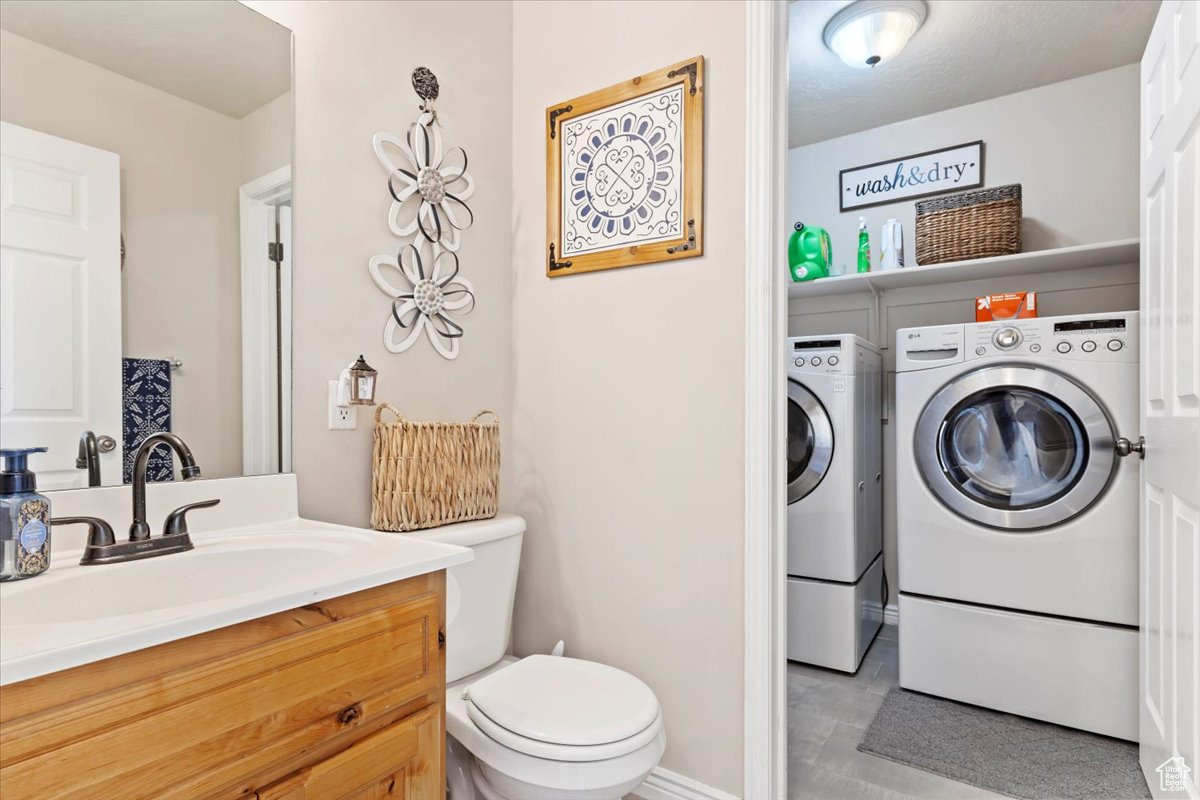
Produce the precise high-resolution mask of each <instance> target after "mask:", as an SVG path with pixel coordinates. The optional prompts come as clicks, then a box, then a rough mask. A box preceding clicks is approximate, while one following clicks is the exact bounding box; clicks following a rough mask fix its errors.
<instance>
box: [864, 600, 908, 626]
mask: <svg viewBox="0 0 1200 800" xmlns="http://www.w3.org/2000/svg"><path fill="white" fill-rule="evenodd" d="M867 618H868V619H871V620H876V621H880V622H883V624H884V625H899V624H900V609H899V608H897V607H896V604H895V603H893V604H891V605H889V606H887V607H885V608H883V609H881V610H880V611H876V610H875V607H874V606H872V607H871V608H869V609H867Z"/></svg>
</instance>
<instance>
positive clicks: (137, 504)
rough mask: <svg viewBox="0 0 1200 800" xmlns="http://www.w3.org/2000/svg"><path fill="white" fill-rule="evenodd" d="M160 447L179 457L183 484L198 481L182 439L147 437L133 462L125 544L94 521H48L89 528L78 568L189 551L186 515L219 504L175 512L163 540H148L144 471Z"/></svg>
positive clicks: (210, 502)
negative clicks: (165, 446)
mask: <svg viewBox="0 0 1200 800" xmlns="http://www.w3.org/2000/svg"><path fill="white" fill-rule="evenodd" d="M160 444H165V445H167V446H168V447H170V448H171V449H172V450H174V451H175V452H176V453H178V454H179V461H180V473H181V474H182V475H183V479H184V480H185V481H187V480H191V479H192V478H199V477H200V468H199V467H197V466H196V461H195V459H193V458H192V451H191V450H190V449H189V448H188V446H187V445H186V444H185V443H184V441H183V439H180V438H179V437H178V436H176V435H175V434H173V433H167V432H165V431H161V432H159V433H155V434H151V435H150V436H147V437H146V439H145V440H144V441H143V442H142V445H141V447H139V448H138V451H137V455H136V456H134V460H133V524H131V525H130V526H129V540H128V541H125V542H118V541H117V540H116V537H115V536H114V535H113V529H112V526H111V525H109V524H108V523H107V522H105V521H104V520H102V519H99V518H97V517H60V518H58V519H53V520H51V522H52V524H55V525H87V526H88V540H87V545H86V546H85V547H84V549H83V558H81V559H80V560H79V563H80V564H84V565H86V564H115V563H118V562H120V561H133V560H135V559H139V558H150V557H151V556H162V555H166V554H167V553H182V552H184V551H186V550H191V549H192V547H193V545H192V537H191V536H189V535H188V527H187V517H186V514H187V512H189V511H191V510H192V509H194V508H210V507H212V506H215V505H216V504H217V503H219V502H221V501H220V500H204V501H202V502H199V503H189V504H188V505H185V506H181V507H179V508H177V509H175V510H174V511H172V512H171V513H170V514H168V515H167V519H166V521H165V522H164V523H163V532H162V536H157V537H154V538H150V526H149V525H148V524H147V523H146V468H147V466H148V465H149V463H150V453H151V452H153V450H154V448H155V447H158V446H159V445H160Z"/></svg>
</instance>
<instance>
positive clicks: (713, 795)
mask: <svg viewBox="0 0 1200 800" xmlns="http://www.w3.org/2000/svg"><path fill="white" fill-rule="evenodd" d="M633 794H635V795H636V796H638V797H640V798H642V800H737V797H736V796H734V795H732V794H729V793H728V792H723V791H721V790H720V789H714V788H713V787H712V786H708V785H707V784H703V783H701V782H700V781H695V780H692V779H691V778H689V777H687V776H686V775H680V774H679V773H678V772H672V771H671V770H669V769H663V768H662V767H655V768H654V771H653V772H651V773H650V777H648V778H646V780H645V781H644V782H643V783H642V785H641V786H639V787H637V788H636V789H634V790H633Z"/></svg>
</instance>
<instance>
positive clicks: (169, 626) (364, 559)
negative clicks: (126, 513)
mask: <svg viewBox="0 0 1200 800" xmlns="http://www.w3.org/2000/svg"><path fill="white" fill-rule="evenodd" d="M247 480H250V479H247ZM220 483H226V482H225V481H222V482H220ZM216 484H217V482H209V483H208V486H207V487H204V491H206V492H211V490H212V489H214V488H218V487H217V486H216ZM258 485H261V484H258ZM238 488H239V489H240V488H241V487H238ZM79 491H82V490H79ZM92 491H101V492H103V491H106V490H92ZM155 491H156V489H151V494H153V493H154V492H155ZM64 494H67V493H54V494H51V495H50V496H51V501H52V510H54V509H53V505H54V504H55V503H56V502H57V497H61V496H62V495H64ZM70 494H76V492H75V491H72V492H71V493H70ZM234 494H236V492H234ZM210 496H211V495H210ZM218 496H219V495H218ZM63 499H64V500H65V499H66V498H63ZM63 505H68V506H71V505H77V503H75V502H64V503H63ZM71 510H72V511H73V512H74V511H75V510H76V509H74V508H72V509H71ZM201 513H203V512H198V513H196V514H195V518H194V520H193V519H192V518H191V517H190V516H189V521H190V522H192V527H193V529H195V528H199V527H201V525H200V522H201V520H202V519H203V517H201V516H200V514H201ZM227 520H228V518H226V520H222V521H227ZM484 522H486V521H484ZM473 524H476V525H478V524H480V523H473ZM497 524H504V522H503V518H501V519H500V520H497ZM114 527H115V526H114ZM57 531H58V529H56V530H55V532H56V533H57ZM116 532H117V538H118V540H121V539H124V538H125V531H124V530H122V529H121V528H119V527H118V528H116ZM155 535H158V534H157V531H156V532H155ZM191 536H192V541H193V543H194V544H195V549H194V550H191V551H188V552H185V553H174V554H169V555H163V556H156V557H154V558H147V559H143V560H140V561H130V562H125V563H120V564H107V565H90V566H86V567H85V566H80V565H79V555H80V551H79V550H75V551H67V550H63V549H60V548H59V547H57V546H56V547H55V548H54V550H53V554H52V559H51V567H50V569H49V571H47V572H46V573H45V574H44V575H40V576H38V577H35V578H30V579H26V580H21V581H12V582H7V583H4V584H0V685H4V684H9V683H15V682H17V681H23V680H27V679H29V678H35V677H38V676H40V675H46V674H48V673H51V672H57V671H59V670H63V669H69V668H71V667H76V666H79V665H81V664H87V663H91V662H93V661H99V660H101V659H105V658H111V657H113V656H117V655H122V654H124V653H130V652H133V651H135V650H141V649H143V648H146V647H152V646H154V645H157V644H162V643H164V642H169V641H173V640H176V639H182V638H184V637H187V636H194V635H196V634H198V633H204V632H206V631H211V630H215V629H217V628H223V627H226V626H228V625H235V624H237V623H239V622H245V621H247V620H251V619H255V618H257V617H262V616H266V615H268V614H274V613H276V612H279V611H286V610H288V609H291V608H297V607H300V606H304V605H308V604H310V603H314V602H317V601H320V600H325V599H328V598H330V597H337V596H339V595H345V594H350V593H352V592H358V591H362V590H364V589H370V588H372V587H375V586H382V585H383V584H387V583H392V582H394V581H399V580H403V579H405V578H410V577H413V576H415V575H422V574H425V573H428V572H433V571H436V570H441V569H446V568H448V567H451V566H454V565H456V564H462V563H465V562H467V561H470V560H471V559H472V558H473V555H472V552H471V550H470V549H468V548H464V547H457V546H454V545H449V544H441V543H438V542H432V541H427V540H425V539H422V538H421V537H419V536H406V535H404V534H398V533H381V532H377V531H371V530H365V529H361V528H351V527H346V526H341V525H333V524H329V523H324V522H315V521H313V520H307V519H301V518H299V517H292V518H289V519H281V520H274V521H270V522H264V523H259V524H256V525H250V526H246V527H241V526H239V527H227V528H224V529H218V530H210V531H201V532H196V531H195V530H193V532H192V534H191Z"/></svg>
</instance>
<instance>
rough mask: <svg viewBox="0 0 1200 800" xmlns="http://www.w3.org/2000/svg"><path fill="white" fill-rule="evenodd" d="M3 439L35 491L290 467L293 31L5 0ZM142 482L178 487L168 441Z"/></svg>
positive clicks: (132, 5)
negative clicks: (188, 451)
mask: <svg viewBox="0 0 1200 800" xmlns="http://www.w3.org/2000/svg"><path fill="white" fill-rule="evenodd" d="M0 125H2V132H0V150H2V153H0V162H2V163H0V182H2V186H0V215H2V216H0V442H2V443H3V446H4V447H48V448H49V452H48V453H45V454H42V455H38V456H35V457H34V458H33V459H31V462H30V466H31V468H32V469H34V470H35V471H36V472H37V475H38V485H39V488H40V489H43V490H45V489H62V488H78V487H86V486H99V485H104V486H110V485H114V484H121V483H123V482H124V483H127V482H128V481H129V474H130V464H131V461H132V456H133V454H134V452H136V448H137V445H138V444H139V443H140V442H141V440H142V439H143V438H144V437H145V436H147V435H149V434H150V433H153V432H155V431H159V430H170V431H173V432H174V433H176V434H178V435H179V436H181V437H182V438H183V439H184V440H185V441H186V442H187V443H188V444H189V445H190V446H191V448H192V451H193V453H194V454H195V458H196V462H197V464H199V466H200V467H201V469H202V471H203V475H204V477H206V478H221V477H230V476H236V475H256V474H264V473H271V472H279V471H285V472H286V471H289V470H290V461H291V286H292V280H291V278H292V266H291V250H292V247H291V229H292V217H291V203H292V180H291V167H292V34H291V32H290V31H289V30H287V29H286V28H283V27H281V26H280V25H278V24H277V23H275V22H273V21H272V20H270V19H268V18H267V17H264V16H262V15H261V14H258V13H257V12H255V11H252V10H251V9H249V8H247V7H246V6H244V5H242V4H241V3H239V2H237V0H189V2H173V1H171V0H57V2H43V1H42V0H0ZM149 476H150V479H151V480H171V479H176V480H177V479H179V474H178V464H177V463H174V462H173V461H172V456H171V455H170V453H169V452H168V451H167V450H166V448H160V450H159V451H157V452H156V453H155V454H154V455H153V456H152V458H151V462H150V470H149Z"/></svg>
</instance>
